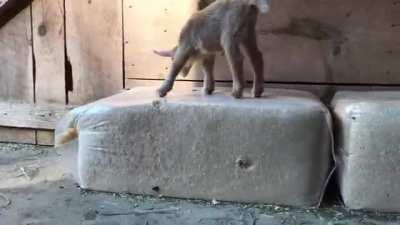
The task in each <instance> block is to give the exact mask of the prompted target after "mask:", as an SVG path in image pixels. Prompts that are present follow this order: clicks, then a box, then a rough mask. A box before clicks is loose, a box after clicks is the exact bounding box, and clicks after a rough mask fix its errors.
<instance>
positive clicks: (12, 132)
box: [0, 127, 36, 144]
mask: <svg viewBox="0 0 400 225" xmlns="http://www.w3.org/2000/svg"><path fill="white" fill-rule="evenodd" d="M0 142H12V143H20V144H36V132H35V130H31V129H19V128H10V127H0Z"/></svg>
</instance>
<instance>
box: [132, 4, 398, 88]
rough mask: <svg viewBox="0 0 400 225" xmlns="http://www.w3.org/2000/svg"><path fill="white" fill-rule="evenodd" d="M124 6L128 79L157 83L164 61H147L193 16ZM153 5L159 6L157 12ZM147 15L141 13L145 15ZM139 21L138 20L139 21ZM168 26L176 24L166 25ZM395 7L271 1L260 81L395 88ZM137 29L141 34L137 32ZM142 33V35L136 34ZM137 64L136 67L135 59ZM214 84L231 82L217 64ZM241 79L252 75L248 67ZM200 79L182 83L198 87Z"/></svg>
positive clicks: (261, 28)
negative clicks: (191, 82) (262, 75)
mask: <svg viewBox="0 0 400 225" xmlns="http://www.w3.org/2000/svg"><path fill="white" fill-rule="evenodd" d="M155 1H156V0H154V2H152V1H143V2H141V3H140V4H139V3H135V4H131V3H130V2H137V1H133V0H127V1H126V4H127V5H129V7H126V8H127V15H126V17H127V18H128V19H129V21H130V22H129V23H126V26H125V32H126V33H128V34H129V35H128V37H131V36H132V32H133V33H134V34H133V36H134V38H133V41H134V43H132V42H130V43H127V44H126V46H127V47H126V48H127V49H128V53H129V54H127V55H126V61H127V62H129V63H128V64H126V72H127V74H126V77H127V78H128V79H149V78H151V79H163V77H164V75H165V73H166V70H167V68H168V66H169V61H168V60H165V59H161V58H159V57H156V56H154V55H153V54H152V49H153V48H170V47H171V46H174V45H175V43H176V38H177V35H178V32H179V27H181V25H182V24H183V20H185V19H186V17H185V16H183V14H184V13H185V12H188V11H190V10H192V9H191V8H190V6H189V4H179V5H178V4H177V2H180V1H179V0H175V1H173V0H169V1H167V0H164V1H157V2H163V3H165V4H167V3H168V4H169V5H168V7H167V6H166V5H163V4H162V5H160V6H159V7H154V5H155ZM158 5H159V4H158ZM151 7H153V8H152V9H151V13H147V10H146V11H145V12H144V11H143V9H144V8H151ZM137 17H140V18H139V19H138V18H137ZM171 21H174V22H172V23H171ZM399 21H400V4H398V2H396V1H394V0H383V1H365V0H351V1H349V0H335V1H321V0H307V1H304V0H279V1H274V0H272V7H271V11H270V13H269V14H267V15H262V16H260V18H259V23H258V27H257V32H258V42H259V46H260V48H261V50H262V51H263V53H264V60H265V62H266V63H265V74H264V76H265V79H266V81H272V82H307V83H335V84H340V83H345V84H400V64H399V59H400V38H399V37H400V25H399ZM137 27H141V28H143V29H144V30H143V29H141V30H140V31H137ZM141 31H144V32H141ZM139 58H140V59H139ZM215 70H216V71H215V72H216V79H217V80H231V77H230V74H229V71H228V67H227V65H226V63H225V60H224V59H223V58H221V57H220V58H219V59H218V63H217V66H216V69H215ZM245 71H246V75H247V79H248V80H250V79H251V70H250V68H249V66H248V63H247V65H246V70H245ZM201 77H202V76H201V75H200V74H199V73H198V72H195V73H192V74H191V75H190V76H189V77H187V80H199V79H201Z"/></svg>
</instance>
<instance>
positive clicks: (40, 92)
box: [32, 0, 66, 104]
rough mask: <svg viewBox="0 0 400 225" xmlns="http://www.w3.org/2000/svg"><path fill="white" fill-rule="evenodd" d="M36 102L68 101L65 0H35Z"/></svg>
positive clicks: (33, 16)
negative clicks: (66, 86)
mask: <svg viewBox="0 0 400 225" xmlns="http://www.w3.org/2000/svg"><path fill="white" fill-rule="evenodd" d="M32 24H33V42H34V54H35V59H36V60H35V62H36V70H35V71H36V85H35V90H36V103H38V104H46V103H61V104H65V103H66V91H65V51H64V48H65V45H64V44H65V41H64V1H63V0H36V1H34V2H33V3H32Z"/></svg>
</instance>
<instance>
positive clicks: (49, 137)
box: [36, 130, 54, 146]
mask: <svg viewBox="0 0 400 225" xmlns="http://www.w3.org/2000/svg"><path fill="white" fill-rule="evenodd" d="M36 144H37V145H46V146H53V145H54V131H52V130H37V131H36Z"/></svg>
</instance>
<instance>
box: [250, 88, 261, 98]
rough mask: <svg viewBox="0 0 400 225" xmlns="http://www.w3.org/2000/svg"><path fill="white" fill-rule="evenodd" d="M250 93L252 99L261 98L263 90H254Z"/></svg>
mask: <svg viewBox="0 0 400 225" xmlns="http://www.w3.org/2000/svg"><path fill="white" fill-rule="evenodd" d="M252 92H253V97H254V98H261V96H262V94H263V93H264V88H263V87H261V88H254V89H253V91H252Z"/></svg>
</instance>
